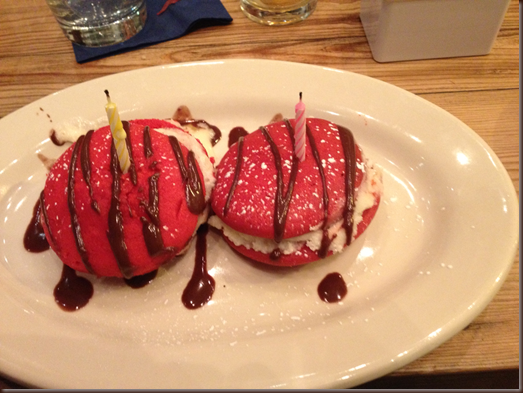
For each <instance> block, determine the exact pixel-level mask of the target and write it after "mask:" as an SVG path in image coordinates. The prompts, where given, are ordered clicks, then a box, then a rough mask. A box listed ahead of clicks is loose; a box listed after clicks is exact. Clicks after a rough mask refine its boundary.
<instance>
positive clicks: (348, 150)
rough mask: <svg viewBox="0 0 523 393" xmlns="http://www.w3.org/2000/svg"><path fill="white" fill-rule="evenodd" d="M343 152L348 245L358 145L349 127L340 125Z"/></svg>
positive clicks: (344, 221) (353, 204) (344, 220)
mask: <svg viewBox="0 0 523 393" xmlns="http://www.w3.org/2000/svg"><path fill="white" fill-rule="evenodd" d="M338 130H339V134H340V139H341V144H342V146H343V152H344V154H345V208H344V211H343V228H344V229H345V233H346V235H347V240H346V241H345V244H346V245H349V244H350V243H351V241H352V227H353V223H354V217H353V215H354V206H355V198H354V182H355V181H356V150H355V149H356V147H355V144H354V136H353V135H352V132H350V131H349V130H348V129H347V128H345V127H341V126H338Z"/></svg>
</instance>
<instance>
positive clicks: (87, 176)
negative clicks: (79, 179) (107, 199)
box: [80, 130, 100, 213]
mask: <svg viewBox="0 0 523 393" xmlns="http://www.w3.org/2000/svg"><path fill="white" fill-rule="evenodd" d="M93 132H94V131H93V130H90V131H89V132H87V134H85V138H84V142H83V143H82V151H81V152H80V167H81V168H82V175H83V176H84V180H85V183H86V184H87V188H88V190H89V196H90V197H91V207H92V208H93V209H94V211H96V212H97V213H100V208H99V207H98V202H96V200H95V199H94V198H93V188H92V186H91V157H90V154H89V147H90V145H91V137H92V136H93Z"/></svg>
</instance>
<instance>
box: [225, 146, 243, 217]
mask: <svg viewBox="0 0 523 393" xmlns="http://www.w3.org/2000/svg"><path fill="white" fill-rule="evenodd" d="M242 161H243V136H241V137H240V138H239V139H238V156H237V157H236V166H235V168H234V178H233V179H232V185H231V189H230V190H229V194H228V195H227V201H225V206H224V207H223V215H224V216H226V215H227V212H228V211H229V205H230V204H231V199H232V196H233V195H234V190H235V189H236V186H237V185H238V178H239V177H240V171H241V167H242Z"/></svg>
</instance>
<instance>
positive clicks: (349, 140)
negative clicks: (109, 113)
mask: <svg viewBox="0 0 523 393" xmlns="http://www.w3.org/2000/svg"><path fill="white" fill-rule="evenodd" d="M195 122H196V121H195ZM198 122H202V121H198ZM205 124H206V125H208V126H210V127H211V128H212V129H213V130H214V132H215V140H213V145H214V144H216V143H217V142H218V141H219V139H220V138H221V131H220V130H219V129H218V131H216V129H217V128H216V127H214V126H211V125H209V124H208V123H205ZM286 125H287V129H288V130H289V135H290V136H291V138H293V137H294V130H293V128H292V126H291V125H290V123H289V122H288V121H286ZM125 126H127V127H128V124H125V123H124V127H125ZM339 128H340V135H341V134H344V135H341V140H342V145H343V149H344V152H345V157H346V160H345V161H346V171H347V172H346V173H347V174H346V179H347V180H346V195H347V200H346V208H345V212H344V227H345V229H346V230H347V231H349V230H350V232H347V233H351V232H352V214H353V210H354V186H353V180H354V179H355V156H354V139H353V137H352V133H351V132H350V131H349V130H347V129H345V128H343V127H339ZM261 130H262V132H263V134H264V136H265V138H266V140H267V141H268V142H269V145H270V146H271V150H272V151H273V154H274V157H275V163H276V165H277V171H278V176H277V177H278V178H280V179H281V168H280V167H278V163H280V162H281V160H280V159H279V152H278V148H277V146H276V145H275V144H274V142H273V141H272V138H271V137H270V135H269V133H268V132H267V130H266V129H265V128H263V127H262V128H261ZM91 134H92V132H91V131H90V132H88V133H87V135H85V136H82V137H80V138H79V140H78V141H77V143H76V145H77V146H75V149H74V151H73V154H72V158H71V167H72V168H75V166H76V165H75V164H76V161H77V160H78V156H80V160H81V162H80V167H81V170H82V174H83V177H84V179H85V180H86V182H87V184H88V187H89V189H90V165H89V161H90V159H89V156H88V147H89V142H90V137H91ZM128 134H129V132H128ZM246 135H248V132H247V131H246V130H245V129H244V128H243V127H235V128H233V129H232V130H231V132H230V133H229V140H228V145H229V147H230V146H232V145H233V144H234V143H237V142H238V150H239V153H238V159H239V161H241V154H242V144H243V137H244V136H246ZM307 138H308V139H309V143H310V144H311V147H312V152H313V156H314V158H315V160H316V161H317V162H319V160H320V157H319V155H318V151H317V148H316V146H315V143H314V140H313V138H312V135H311V133H310V130H309V129H307ZM51 140H52V141H53V143H55V144H57V145H58V141H57V139H56V136H55V133H54V132H53V133H52V135H51ZM177 142H178V141H177V140H174V138H172V139H171V140H170V143H171V146H172V148H173V152H174V153H175V156H178V157H177V158H178V159H180V158H181V157H180V156H179V153H180V150H179V144H178V143H177ZM144 149H145V155H146V157H147V158H150V157H151V155H152V149H151V143H150V134H149V129H148V127H147V128H146V129H145V130H144ZM130 150H131V149H130ZM111 153H112V160H111V161H112V162H111V164H112V165H111V166H112V175H113V190H112V195H113V196H112V209H111V210H112V214H110V219H109V221H110V223H111V222H112V225H111V224H110V227H111V226H112V228H110V229H109V233H108V236H109V238H110V240H111V243H114V242H115V240H116V243H120V246H118V244H116V245H113V247H114V248H113V251H116V252H115V253H116V254H119V253H120V251H121V250H122V248H123V247H124V244H123V243H121V242H123V236H118V234H120V235H121V230H122V228H121V219H120V218H119V213H120V212H119V206H118V204H119V201H118V194H119V175H120V173H119V171H118V169H119V166H118V165H117V160H116V159H117V157H115V150H114V146H113V147H112V151H111ZM115 158H116V159H115ZM293 158H294V159H293V167H292V169H291V177H290V183H293V182H294V180H295V177H296V176H295V174H296V171H297V167H298V164H297V163H295V162H294V161H296V157H293ZM179 162H180V163H182V162H183V159H182V160H179ZM296 162H297V161H296ZM280 166H281V165H280ZM318 167H319V168H320V177H321V179H322V183H323V184H324V190H325V189H326V187H325V186H326V184H325V183H326V182H325V175H324V173H323V170H322V166H321V165H320V164H319V163H318ZM133 169H134V168H133ZM240 169H241V164H240V165H237V168H236V171H237V172H239V171H240ZM180 170H181V172H182V177H183V178H184V179H185V181H186V194H187V203H188V205H192V206H191V210H193V211H195V212H196V211H199V212H201V211H202V209H203V208H202V206H203V204H202V199H203V193H202V184H201V182H200V179H199V176H197V171H196V165H195V162H194V157H188V165H187V166H185V165H180ZM69 176H70V177H69V191H68V192H69V195H68V200H69V208H70V211H71V224H72V228H73V231H74V232H75V238H76V241H77V246H78V249H79V251H80V254H81V256H82V260H83V261H84V264H85V265H86V268H87V269H88V270H92V269H90V263H89V261H88V259H87V255H86V254H84V253H82V251H85V250H84V249H83V244H82V243H83V242H82V238H81V231H80V228H79V226H78V222H77V220H76V219H75V216H76V212H75V210H76V207H75V206H74V176H73V171H70V174H69ZM133 177H134V176H133ZM149 181H150V182H151V183H152V187H151V189H152V192H151V195H150V200H149V204H148V206H147V209H146V210H147V212H148V217H147V218H143V221H144V237H145V238H146V240H147V243H148V247H150V251H152V252H153V253H155V252H160V251H169V250H165V249H164V250H162V248H163V243H160V242H159V241H158V237H157V236H156V234H157V233H156V232H157V231H156V228H155V227H156V226H157V225H159V223H158V222H157V220H158V211H157V198H158V195H157V189H155V187H154V183H155V181H156V178H155V176H152V177H151V179H149ZM133 183H135V184H136V180H135V179H133ZM233 192H234V187H232V189H231V195H230V197H232V193H233ZM90 194H91V198H92V192H91V190H90ZM291 198H292V184H289V186H288V187H287V192H286V193H285V194H283V184H282V183H281V180H279V181H278V189H277V196H276V201H277V204H276V212H275V213H276V214H275V222H274V225H275V238H276V239H279V240H281V238H282V236H283V228H284V227H285V218H286V213H287V210H288V205H289V202H290V199H291ZM91 202H92V204H91V206H92V208H93V210H95V211H97V212H98V213H99V209H98V204H97V202H96V201H95V200H93V199H92V201H91ZM323 202H324V225H323V232H324V235H323V240H322V247H321V250H320V255H324V256H325V255H326V254H327V250H328V247H329V244H330V241H328V238H327V235H326V232H327V231H326V221H327V212H328V203H329V201H328V195H327V193H326V192H325V191H324V194H323ZM43 204H44V199H43V192H42V193H41V196H40V198H39V200H38V201H37V202H36V204H35V205H34V208H33V215H32V218H31V220H30V222H29V225H28V226H27V229H26V232H25V235H24V247H25V249H26V250H27V251H29V252H35V253H36V252H42V251H46V250H48V249H49V242H48V240H47V239H46V236H45V233H44V230H43V227H42V225H41V220H44V221H45V222H47V217H46V212H45V209H42V206H43ZM146 227H147V230H146V229H145V228H146ZM208 230H209V228H208V226H207V224H203V225H202V226H201V227H200V228H199V229H198V232H197V235H196V237H197V239H196V255H195V261H194V269H193V273H192V276H191V279H190V280H189V282H188V283H187V285H186V287H185V289H184V291H183V294H182V299H181V300H182V303H183V305H184V306H185V307H186V308H188V309H196V308H200V307H202V306H204V305H205V304H207V303H208V302H209V300H211V298H212V296H213V294H214V290H215V280H214V278H213V277H212V276H211V275H210V274H209V273H208V271H207V240H206V238H207V233H208ZM146 233H147V234H146ZM49 236H50V237H51V239H52V233H49ZM115 238H116V239H115ZM118 239H120V241H118ZM347 242H348V243H349V242H350V237H348V240H347ZM170 251H173V250H170ZM278 251H279V250H278V249H276V250H274V251H273V253H271V258H272V259H274V260H277V259H278V258H279V257H280V254H281V253H280V252H278ZM119 256H120V257H122V255H119ZM126 257H127V256H126V255H124V256H123V258H119V259H120V263H122V262H123V263H122V265H123V266H120V267H121V270H123V271H124V272H125V273H126V274H124V276H125V277H126V278H124V279H123V281H124V282H125V284H126V285H127V286H129V287H131V288H134V289H138V288H142V287H144V286H146V285H148V284H150V283H151V282H152V281H153V280H154V279H155V278H156V276H157V273H158V271H157V270H154V271H152V272H150V273H147V274H144V275H141V276H132V271H131V270H130V266H128V265H127V263H126V262H127V261H126V259H127V258H128V257H127V258H126ZM122 260H123V261H122ZM126 265H127V266H126ZM53 294H54V297H55V301H56V303H57V304H58V306H59V307H60V308H62V309H63V310H65V311H75V310H78V309H80V308H82V307H84V306H85V305H86V304H87V303H88V302H89V300H90V299H91V297H92V296H93V285H92V283H91V282H90V281H89V280H88V279H86V278H85V277H82V276H78V275H77V273H76V271H75V270H73V269H72V268H70V267H68V266H66V265H63V270H62V274H61V277H60V280H59V282H58V283H57V285H56V287H55V288H54V291H53ZM346 294H347V285H346V284H345V281H344V280H343V277H342V276H341V274H339V273H330V274H328V275H326V276H325V278H324V279H323V280H322V281H321V282H320V284H319V285H318V295H319V297H320V299H322V300H323V301H325V302H328V303H333V302H339V301H341V300H342V299H343V298H344V297H345V296H346Z"/></svg>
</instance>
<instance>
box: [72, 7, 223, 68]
mask: <svg viewBox="0 0 523 393" xmlns="http://www.w3.org/2000/svg"><path fill="white" fill-rule="evenodd" d="M146 2H147V21H146V22H145V26H144V27H143V29H142V30H141V31H140V32H139V33H138V34H136V35H135V36H133V37H131V38H130V39H128V40H127V41H124V42H121V43H119V44H115V45H110V46H104V47H98V48H90V47H85V46H81V45H77V44H74V43H73V50H74V55H75V57H76V61H77V62H78V63H85V62H87V61H91V60H95V59H100V58H102V57H107V56H111V55H115V54H117V53H122V52H127V51H130V50H134V49H137V48H140V47H144V46H148V45H152V44H155V43H158V42H163V41H168V40H172V39H175V38H179V37H181V36H183V35H185V34H187V33H190V32H191V31H193V30H196V29H199V28H203V27H209V26H219V25H226V24H229V23H231V22H232V18H231V16H230V15H229V13H228V12H227V10H226V9H225V7H224V6H223V4H222V3H221V1H220V0H179V1H178V2H177V3H175V4H171V5H169V7H168V8H167V9H166V10H165V11H164V12H163V13H161V14H160V15H157V14H158V12H160V10H161V9H162V7H163V5H164V4H165V3H166V2H167V0H146Z"/></svg>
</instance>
